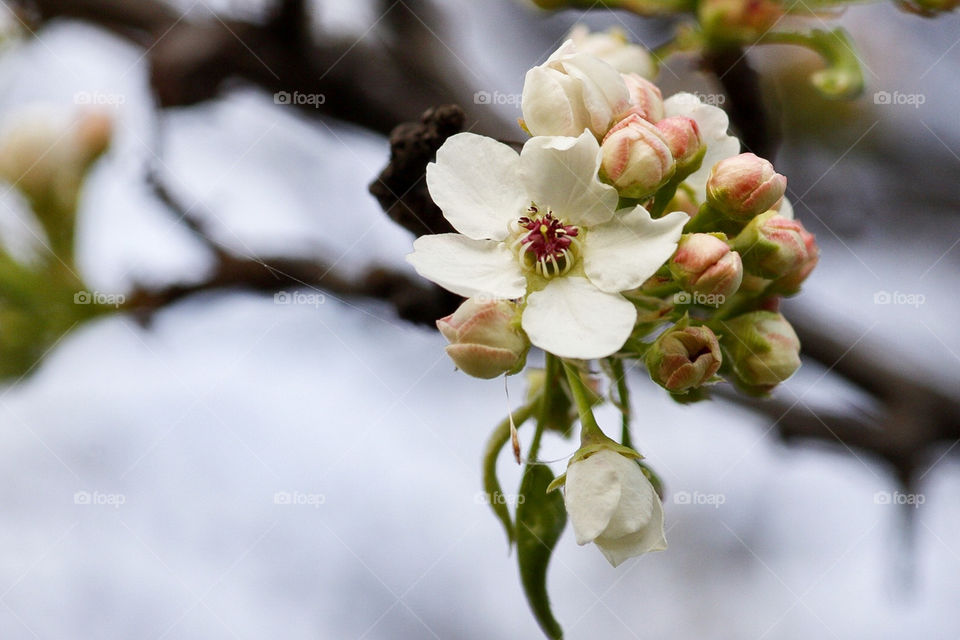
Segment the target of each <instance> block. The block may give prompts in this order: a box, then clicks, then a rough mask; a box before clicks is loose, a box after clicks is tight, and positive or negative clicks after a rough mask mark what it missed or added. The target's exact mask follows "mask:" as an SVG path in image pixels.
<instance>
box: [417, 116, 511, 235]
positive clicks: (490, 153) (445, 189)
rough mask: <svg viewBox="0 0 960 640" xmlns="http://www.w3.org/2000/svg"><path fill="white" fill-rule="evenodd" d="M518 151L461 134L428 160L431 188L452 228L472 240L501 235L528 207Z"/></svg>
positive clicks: (471, 134)
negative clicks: (434, 160)
mask: <svg viewBox="0 0 960 640" xmlns="http://www.w3.org/2000/svg"><path fill="white" fill-rule="evenodd" d="M519 167H520V156H519V155H518V154H517V152H516V151H514V150H513V149H511V148H510V147H508V146H507V145H505V144H503V143H501V142H497V141H496V140H494V139H493V138H488V137H486V136H479V135H476V134H474V133H458V134H456V135H453V136H450V137H449V138H447V140H446V142H444V143H443V146H441V147H440V149H438V150H437V160H436V162H431V163H430V164H428V165H427V189H429V191H430V197H431V198H433V201H434V202H435V203H437V206H438V207H440V210H441V211H443V217H444V218H446V219H447V220H448V221H449V222H450V224H452V225H453V227H454V229H456V230H457V231H459V232H460V233H462V234H464V235H466V236H468V237H470V238H473V239H474V240H483V239H487V238H489V239H491V240H503V239H504V238H506V237H507V233H508V225H509V223H510V222H511V221H512V220H515V219H517V218H519V217H520V216H521V215H523V211H524V209H526V207H527V206H529V204H530V203H529V202H528V201H527V194H526V190H525V189H524V188H523V184H522V183H521V182H520V175H519Z"/></svg>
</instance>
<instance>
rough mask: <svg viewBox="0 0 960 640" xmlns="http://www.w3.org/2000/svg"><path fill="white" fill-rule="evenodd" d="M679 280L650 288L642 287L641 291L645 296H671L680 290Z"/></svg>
mask: <svg viewBox="0 0 960 640" xmlns="http://www.w3.org/2000/svg"><path fill="white" fill-rule="evenodd" d="M680 289H681V287H680V283H679V282H668V283H667V284H662V285H660V286H659V287H653V288H650V289H641V293H642V294H643V295H645V296H650V297H651V298H662V297H663V296H669V295H672V294H674V293H677V292H678V291H680Z"/></svg>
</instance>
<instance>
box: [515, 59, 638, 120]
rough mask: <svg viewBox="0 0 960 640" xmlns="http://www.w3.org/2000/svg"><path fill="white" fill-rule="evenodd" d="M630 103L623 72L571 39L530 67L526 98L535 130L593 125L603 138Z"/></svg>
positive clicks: (524, 103)
mask: <svg viewBox="0 0 960 640" xmlns="http://www.w3.org/2000/svg"><path fill="white" fill-rule="evenodd" d="M629 105H630V98H629V95H628V93H627V86H626V84H625V83H624V81H623V78H622V77H621V76H620V72H619V71H617V70H616V69H614V68H613V67H611V66H610V65H609V64H607V63H606V62H604V61H603V60H601V59H600V58H597V57H596V56H593V55H591V54H589V53H584V52H581V51H578V50H577V47H576V46H575V45H574V44H573V41H571V40H567V41H566V42H565V43H564V44H563V45H562V46H561V47H560V48H559V49H557V50H556V51H555V52H554V53H553V55H551V56H550V57H549V58H548V59H547V61H546V62H545V63H543V64H542V65H540V66H538V67H534V68H532V69H530V70H529V71H528V72H527V75H526V78H525V79H524V83H523V94H522V95H521V99H520V108H521V109H522V111H523V122H524V126H526V128H527V131H529V132H530V135H533V136H574V137H575V136H579V135H580V134H581V133H583V130H584V129H589V130H590V131H591V132H592V133H593V134H594V135H595V136H596V137H597V138H602V137H603V136H604V134H606V132H607V131H608V130H609V129H610V127H611V126H612V125H613V124H614V122H615V120H616V118H617V117H618V116H619V115H620V114H621V113H622V112H623V111H625V110H626V109H627V108H628V107H629Z"/></svg>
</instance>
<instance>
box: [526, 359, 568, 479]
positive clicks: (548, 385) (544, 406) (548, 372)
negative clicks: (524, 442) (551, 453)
mask: <svg viewBox="0 0 960 640" xmlns="http://www.w3.org/2000/svg"><path fill="white" fill-rule="evenodd" d="M559 376H560V359H559V358H558V357H557V356H555V355H553V354H552V353H548V354H546V362H545V363H544V380H543V393H542V394H541V395H540V401H539V403H538V404H537V410H538V414H537V430H536V431H535V432H534V434H533V440H531V441H530V450H529V451H528V452H527V461H528V462H535V461H536V459H537V452H538V451H539V450H540V438H541V437H542V436H543V431H544V429H545V428H546V426H547V424H548V423H549V422H550V413H551V409H552V408H553V402H554V397H555V394H556V393H557V392H558V391H560V380H559Z"/></svg>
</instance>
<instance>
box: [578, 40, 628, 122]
mask: <svg viewBox="0 0 960 640" xmlns="http://www.w3.org/2000/svg"><path fill="white" fill-rule="evenodd" d="M562 64H563V68H564V70H565V71H566V72H567V73H568V74H569V75H570V76H571V77H573V78H577V79H578V80H580V81H581V83H582V87H583V94H582V95H583V104H584V106H585V107H586V109H587V113H588V114H589V115H590V129H591V130H592V131H593V133H594V134H595V135H597V136H600V137H603V135H604V134H605V133H606V132H607V130H608V129H609V128H610V125H611V124H613V118H614V116H616V115H617V114H619V113H621V112H622V111H625V110H626V108H627V107H628V106H629V104H630V94H629V92H628V91H627V85H626V83H624V81H623V77H622V76H621V75H620V72H619V71H617V70H616V69H614V68H613V67H612V66H610V65H609V64H607V63H606V62H604V61H603V60H601V59H600V58H597V57H595V56H592V55H590V54H588V53H575V54H573V55H571V56H569V57H567V58H566V59H564V60H563V62H562Z"/></svg>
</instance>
